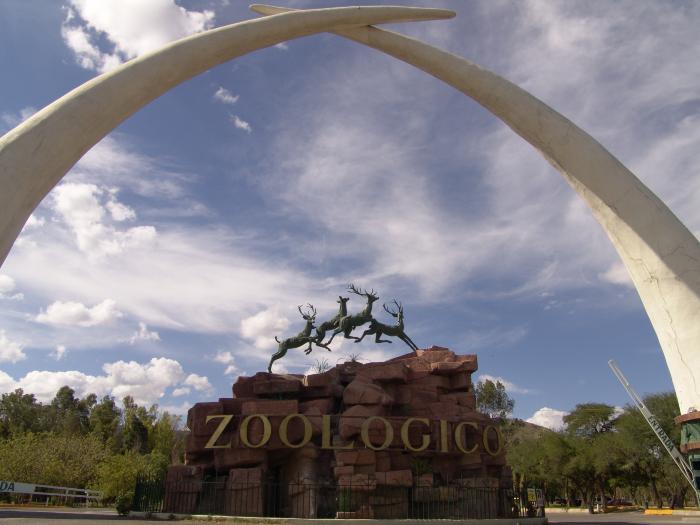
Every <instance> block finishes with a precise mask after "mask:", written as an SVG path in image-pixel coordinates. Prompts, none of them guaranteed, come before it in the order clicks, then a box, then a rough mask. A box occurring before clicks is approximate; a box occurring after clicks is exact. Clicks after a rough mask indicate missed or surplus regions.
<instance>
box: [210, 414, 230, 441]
mask: <svg viewBox="0 0 700 525" xmlns="http://www.w3.org/2000/svg"><path fill="white" fill-rule="evenodd" d="M232 417H233V416H226V415H216V416H207V419H206V420H205V421H204V422H205V424H206V423H209V421H211V420H212V419H217V418H220V419H221V423H219V426H218V427H216V430H215V431H214V433H213V434H212V435H211V437H210V438H209V441H207V444H206V445H204V448H231V440H230V439H229V441H228V443H226V444H225V445H216V444H215V443H216V442H217V440H218V439H219V438H220V437H221V434H223V433H224V430H226V427H227V426H228V424H229V423H230V422H231V418H232Z"/></svg>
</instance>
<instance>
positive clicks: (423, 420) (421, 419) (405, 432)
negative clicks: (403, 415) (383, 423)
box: [401, 417, 430, 452]
mask: <svg viewBox="0 0 700 525" xmlns="http://www.w3.org/2000/svg"><path fill="white" fill-rule="evenodd" d="M414 421H417V422H418V423H422V424H424V425H426V426H428V428H430V421H428V419H427V418H425V417H409V418H408V419H407V420H406V421H405V423H404V424H403V425H401V441H403V444H404V446H405V447H406V448H407V449H408V450H410V451H412V452H420V451H421V450H425V449H426V448H428V445H430V436H429V435H427V434H423V435H422V441H423V443H422V444H421V446H420V447H414V446H413V445H411V440H410V439H409V437H408V429H409V427H410V426H411V423H413V422H414Z"/></svg>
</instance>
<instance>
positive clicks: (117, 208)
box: [51, 182, 156, 259]
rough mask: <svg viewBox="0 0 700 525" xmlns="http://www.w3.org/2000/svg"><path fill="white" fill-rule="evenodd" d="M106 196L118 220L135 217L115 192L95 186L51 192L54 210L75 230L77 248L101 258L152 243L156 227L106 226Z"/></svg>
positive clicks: (67, 186)
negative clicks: (123, 227) (118, 228)
mask: <svg viewBox="0 0 700 525" xmlns="http://www.w3.org/2000/svg"><path fill="white" fill-rule="evenodd" d="M105 193H107V194H108V198H109V201H108V202H107V203H106V206H107V208H108V209H109V210H110V213H111V215H112V217H113V218H114V219H115V220H117V221H121V220H126V219H130V218H133V217H135V213H134V212H133V210H131V209H130V208H129V207H127V206H124V205H122V204H120V203H119V202H117V201H116V197H115V196H114V193H113V192H105V190H103V189H102V188H100V187H98V186H96V185H94V184H84V183H70V182H69V183H63V184H61V185H59V186H57V187H56V188H54V190H53V191H52V192H51V197H52V199H53V208H54V210H55V211H56V212H57V213H58V214H59V215H60V217H61V218H62V219H63V221H65V223H66V224H67V225H68V226H70V228H71V229H72V231H73V233H74V235H75V239H76V242H77V244H78V248H79V249H80V250H81V251H83V252H84V253H86V254H87V255H88V257H89V258H91V259H99V258H101V257H104V256H107V255H114V254H117V253H121V252H122V251H124V250H126V249H129V248H133V247H136V246H141V245H144V244H149V243H152V242H153V241H154V239H155V237H156V229H155V228H154V227H153V226H135V227H133V228H129V229H127V230H123V231H120V230H117V229H116V228H115V227H113V226H111V225H109V224H105V222H104V219H105V207H104V206H103V205H102V203H101V202H100V198H101V197H103V195H104V194H105Z"/></svg>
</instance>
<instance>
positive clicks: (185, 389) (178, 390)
mask: <svg viewBox="0 0 700 525" xmlns="http://www.w3.org/2000/svg"><path fill="white" fill-rule="evenodd" d="M189 393H190V389H189V387H186V386H183V387H180V388H176V389H175V390H173V394H172V395H173V397H180V396H186V395H188V394H189Z"/></svg>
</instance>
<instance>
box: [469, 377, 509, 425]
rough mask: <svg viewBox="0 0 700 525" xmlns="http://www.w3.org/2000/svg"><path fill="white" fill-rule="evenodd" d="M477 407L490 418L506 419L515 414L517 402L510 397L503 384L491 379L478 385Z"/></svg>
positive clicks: (476, 392)
mask: <svg viewBox="0 0 700 525" xmlns="http://www.w3.org/2000/svg"><path fill="white" fill-rule="evenodd" d="M475 394H476V406H477V409H478V410H479V412H483V413H484V414H488V415H489V416H490V417H493V418H499V419H505V418H506V417H508V415H509V414H510V413H511V412H513V408H514V407H515V401H513V399H511V398H510V396H508V393H507V392H506V387H505V386H503V383H501V382H500V381H496V382H495V383H494V382H493V381H491V380H490V379H485V380H481V381H479V382H478V383H477V384H476V389H475Z"/></svg>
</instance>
